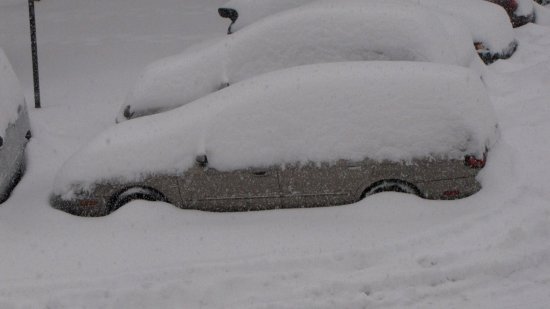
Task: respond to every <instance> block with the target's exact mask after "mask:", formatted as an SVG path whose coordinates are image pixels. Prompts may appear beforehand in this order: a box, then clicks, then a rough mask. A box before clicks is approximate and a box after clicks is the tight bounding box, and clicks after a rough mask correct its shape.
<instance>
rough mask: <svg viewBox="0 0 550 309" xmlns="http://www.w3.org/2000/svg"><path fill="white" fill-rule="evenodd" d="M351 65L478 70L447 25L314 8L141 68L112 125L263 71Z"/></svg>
mask: <svg viewBox="0 0 550 309" xmlns="http://www.w3.org/2000/svg"><path fill="white" fill-rule="evenodd" d="M390 17H391V18H390ZM358 60H405V61H427V62H436V63H446V64H455V65H460V66H464V67H474V68H475V67H480V66H482V63H481V61H480V60H479V59H478V57H477V55H476V53H475V50H474V48H473V45H472V37H471V35H470V34H469V32H468V30H467V29H466V28H465V27H463V26H462V25H461V24H460V22H459V21H457V20H455V19H453V18H452V17H449V16H446V17H445V18H442V16H441V15H438V14H434V13H432V12H430V11H427V10H424V9H422V8H420V7H419V6H416V5H412V4H408V7H407V9H403V3H402V2H401V1H395V0H386V1H384V2H378V3H373V4H372V5H369V6H368V7H366V6H363V5H358V4H355V3H351V2H350V3H346V4H341V5H338V7H333V5H332V4H319V5H316V6H314V7H313V6H311V7H307V8H305V7H300V8H296V9H293V10H289V11H286V12H284V13H282V14H278V15H277V16H272V17H270V18H266V19H263V20H262V21H259V22H258V23H256V25H255V27H249V28H247V29H242V30H241V31H239V32H238V33H235V34H233V35H230V36H227V37H225V38H223V39H222V40H221V41H219V42H217V43H216V44H213V45H210V46H208V47H206V48H202V49H198V50H197V49H193V50H192V51H189V52H184V53H183V54H180V55H178V56H174V57H170V58H167V59H162V60H160V61H157V62H155V63H153V64H151V65H149V66H148V67H147V68H146V69H145V70H144V72H143V73H142V74H141V76H140V77H139V78H138V80H137V82H136V84H135V86H134V88H133V89H132V90H131V91H130V93H129V94H128V96H127V99H126V102H125V103H124V104H123V106H122V107H121V109H120V113H119V115H118V117H117V120H118V121H122V120H124V118H127V119H128V118H135V117H139V116H143V115H147V114H152V113H156V112H161V111H165V110H169V109H172V108H175V107H177V106H180V105H183V104H186V103H188V102H191V101H193V100H195V99H198V98H200V97H201V96H204V95H206V94H208V93H211V92H214V91H216V90H218V89H220V88H222V87H224V86H225V85H227V84H233V83H235V82H238V81H241V80H244V79H246V78H250V77H252V76H255V75H258V74H261V73H265V72H269V71H274V70H278V69H282V68H287V67H292V66H297V65H304V64H313V63H322V62H338V61H358Z"/></svg>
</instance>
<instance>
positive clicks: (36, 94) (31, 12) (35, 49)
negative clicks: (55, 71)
mask: <svg viewBox="0 0 550 309" xmlns="http://www.w3.org/2000/svg"><path fill="white" fill-rule="evenodd" d="M34 1H35V0H29V22H30V25H31V50H32V76H33V81H34V107H35V108H40V79H39V77H38V47H37V46H36V20H35V18H34ZM37 1H38V0H37Z"/></svg>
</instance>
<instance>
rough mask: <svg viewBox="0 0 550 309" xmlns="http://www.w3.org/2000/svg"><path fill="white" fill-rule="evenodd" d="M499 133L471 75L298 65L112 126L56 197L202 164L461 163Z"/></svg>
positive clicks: (72, 163)
mask: <svg viewBox="0 0 550 309" xmlns="http://www.w3.org/2000/svg"><path fill="white" fill-rule="evenodd" d="M495 131H496V120H495V116H494V112H493V109H492V105H491V104H490V101H489V97H488V95H487V94H486V90H485V88H484V85H483V83H482V82H481V80H480V78H479V76H478V75H476V74H475V73H473V72H472V71H471V70H468V69H465V68H462V67H457V66H449V65H439V64H432V63H418V62H384V61H380V62H346V63H328V64H317V65H309V66H301V67H294V68H290V69H286V70H281V71H276V72H272V73H268V74H266V75H262V76H259V77H257V78H254V79H249V80H247V81H243V82H241V83H237V84H235V85H232V86H230V87H227V88H225V89H223V90H221V91H218V92H216V93H213V94H211V95H208V96H205V97H203V98H201V99H199V100H197V101H195V102H193V103H191V104H187V105H185V106H182V107H180V108H178V109H175V110H173V111H171V112H169V113H161V114H157V115H152V116H149V117H143V118H139V119H135V120H131V121H127V122H124V123H122V124H119V125H116V126H114V127H111V128H110V129H108V130H106V131H105V132H103V133H102V134H101V135H100V136H98V137H97V138H96V139H94V140H93V141H92V142H91V143H90V144H89V145H87V146H86V147H85V148H83V149H82V150H80V151H79V152H77V153H76V154H75V155H73V156H72V157H71V158H70V159H69V160H68V161H67V162H66V163H65V165H64V166H63V167H62V168H61V170H60V171H59V174H58V176H57V178H56V180H55V188H54V192H55V193H57V194H67V193H70V190H71V189H70V187H71V184H79V185H80V186H83V187H87V186H89V185H91V184H93V183H94V182H98V181H102V180H105V181H108V180H111V181H116V179H117V178H121V179H124V180H127V181H128V180H129V181H132V180H139V179H140V177H142V176H143V175H147V174H152V173H153V174H154V173H168V174H176V173H181V172H183V171H185V170H186V169H188V168H190V167H191V166H193V165H194V164H195V158H196V156H197V155H199V154H206V155H207V156H208V161H209V166H210V167H211V168H215V169H218V170H234V169H241V168H247V167H265V166H272V165H278V164H285V163H294V162H334V161H336V160H339V159H347V160H352V161H355V160H363V159H364V158H367V157H368V158H372V159H374V160H391V161H401V160H403V161H410V160H412V159H414V158H425V157H445V158H453V159H462V158H463V156H464V155H465V154H481V153H482V152H483V151H484V150H485V148H486V147H490V145H492V144H493V142H494V140H495Z"/></svg>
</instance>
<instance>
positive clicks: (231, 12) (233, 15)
mask: <svg viewBox="0 0 550 309" xmlns="http://www.w3.org/2000/svg"><path fill="white" fill-rule="evenodd" d="M218 14H220V16H221V17H223V18H229V20H231V24H229V27H228V28H227V34H231V33H233V31H232V30H231V26H233V24H234V23H235V21H237V18H239V13H237V10H235V9H230V8H219V9H218Z"/></svg>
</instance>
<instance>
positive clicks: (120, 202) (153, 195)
mask: <svg viewBox="0 0 550 309" xmlns="http://www.w3.org/2000/svg"><path fill="white" fill-rule="evenodd" d="M134 200H145V201H151V202H167V200H166V197H164V195H163V194H162V193H160V192H158V191H157V190H155V189H151V188H144V187H134V188H129V189H125V190H123V191H122V192H120V193H119V194H117V195H116V196H115V198H113V200H112V201H111V203H110V205H111V206H110V207H109V210H110V212H113V211H115V210H117V209H119V208H120V207H122V206H124V205H125V204H127V203H129V202H131V201H134Z"/></svg>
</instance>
